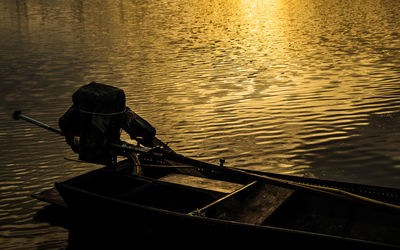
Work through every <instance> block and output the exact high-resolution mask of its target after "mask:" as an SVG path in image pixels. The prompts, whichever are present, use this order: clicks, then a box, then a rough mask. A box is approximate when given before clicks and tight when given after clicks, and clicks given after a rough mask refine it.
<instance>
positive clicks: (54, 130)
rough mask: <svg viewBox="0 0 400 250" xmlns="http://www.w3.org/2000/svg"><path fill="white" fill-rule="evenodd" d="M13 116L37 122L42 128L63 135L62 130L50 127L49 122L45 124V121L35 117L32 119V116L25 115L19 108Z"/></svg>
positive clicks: (16, 118) (15, 118)
mask: <svg viewBox="0 0 400 250" xmlns="http://www.w3.org/2000/svg"><path fill="white" fill-rule="evenodd" d="M13 118H14V120H19V119H21V120H24V121H27V122H30V123H33V124H35V125H37V126H39V127H42V128H45V129H47V130H50V131H52V132H54V133H57V134H60V135H63V133H62V132H61V131H60V130H58V129H55V128H52V127H50V126H49V125H47V124H45V123H43V122H39V121H37V120H35V119H32V118H30V117H28V116H26V115H23V114H22V112H21V111H19V110H17V111H15V112H14V114H13Z"/></svg>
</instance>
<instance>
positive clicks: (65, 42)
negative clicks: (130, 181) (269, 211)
mask: <svg viewBox="0 0 400 250" xmlns="http://www.w3.org/2000/svg"><path fill="white" fill-rule="evenodd" d="M399 16H400V2H399V1H395V0H382V1H376V0H373V1H372V0H364V1H350V0H342V1H339V0H329V1H328V0H326V1H325V0H309V1H308V0H306V1H297V0H213V1H211V0H196V1H188V0H157V1H153V0H119V1H114V0H102V1H100V0H87V1H83V0H66V1H65V0H63V1H61V0H51V1H50V0H45V1H43V0H3V1H1V2H0V37H1V38H0V91H1V95H2V98H1V99H0V113H1V116H2V117H3V119H2V120H1V122H0V149H1V154H0V164H1V168H0V181H1V186H0V190H1V192H0V215H1V217H0V218H1V219H0V226H1V227H0V240H1V245H2V246H4V247H6V248H21V247H23V248H42V247H44V248H52V247H54V248H60V247H61V248H62V247H65V246H66V245H67V238H68V232H67V231H66V230H64V229H61V228H59V227H51V226H48V225H47V224H45V223H38V222H35V221H33V220H32V218H33V216H34V215H35V213H36V211H37V210H38V209H40V208H41V207H43V206H44V205H45V204H44V203H42V202H38V201H35V200H33V199H32V198H30V195H31V193H32V192H37V191H41V190H44V189H46V188H48V187H50V186H51V185H52V183H54V182H55V181H62V180H65V179H67V178H70V177H72V176H76V175H79V174H81V173H83V172H85V171H89V170H91V169H93V168H96V166H92V165H89V166H88V165H86V164H77V163H74V162H70V161H65V160H64V157H68V158H74V157H75V156H74V154H73V153H72V152H71V151H70V149H69V147H68V146H66V145H65V143H64V141H63V138H59V137H58V136H57V135H53V134H50V133H49V132H47V131H43V130H41V129H40V128H36V127H33V126H31V125H29V124H26V123H23V122H16V121H13V120H12V119H11V114H12V112H13V111H14V110H16V109H21V110H23V111H24V112H25V113H27V114H29V115H31V116H33V117H35V118H36V119H38V120H41V121H44V122H45V123H48V124H51V125H54V126H56V125H57V120H58V117H60V116H61V115H62V114H63V112H65V111H66V109H67V108H68V107H69V106H70V105H71V95H72V93H73V92H74V91H75V90H76V89H77V88H78V87H79V86H81V85H83V84H87V83H89V82H91V81H97V82H103V83H107V84H111V85H115V86H118V87H120V88H122V89H124V90H125V92H126V95H127V99H128V105H129V106H130V107H131V108H132V109H134V110H135V111H136V112H137V113H139V114H140V115H141V116H142V117H144V118H146V119H147V120H148V121H150V122H151V123H152V124H153V126H154V127H156V128H157V133H158V135H159V137H160V138H161V139H162V140H164V141H166V142H170V143H171V144H170V145H171V146H172V147H173V148H174V149H175V150H177V151H178V152H180V153H182V154H185V155H187V156H191V157H195V158H197V159H200V160H205V161H208V162H211V163H218V160H219V159H220V158H224V159H226V165H229V166H236V167H242V168H247V169H256V170H261V171H271V172H276V173H285V174H297V175H306V176H313V177H316V178H324V179H331V180H342V181H350V182H357V183H365V184H371V185H383V186H391V187H398V188H400V180H399V179H400V170H399V167H400V161H399V160H400V154H399V148H400V137H399V133H400V130H399V128H400V113H399V107H400V98H399V96H400V95H399V94H400V32H399V31H398V30H400V19H399V18H398V17H399Z"/></svg>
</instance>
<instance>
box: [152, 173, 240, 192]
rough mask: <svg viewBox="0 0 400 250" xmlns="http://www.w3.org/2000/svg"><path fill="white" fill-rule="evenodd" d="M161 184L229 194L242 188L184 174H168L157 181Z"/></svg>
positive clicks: (237, 185)
mask: <svg viewBox="0 0 400 250" xmlns="http://www.w3.org/2000/svg"><path fill="white" fill-rule="evenodd" d="M159 180H160V181H163V182H168V183H173V184H178V185H183V186H188V187H192V188H198V189H203V190H208V191H214V192H218V193H224V194H229V193H232V192H233V191H235V190H237V189H239V188H241V187H243V185H242V184H238V183H233V182H227V181H221V180H214V179H208V178H202V177H197V176H191V175H185V174H169V175H166V176H164V177H162V178H160V179H159Z"/></svg>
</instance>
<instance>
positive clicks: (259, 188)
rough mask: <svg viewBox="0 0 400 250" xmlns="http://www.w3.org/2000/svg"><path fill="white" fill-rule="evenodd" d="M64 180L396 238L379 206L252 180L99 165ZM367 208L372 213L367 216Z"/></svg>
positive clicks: (394, 221)
mask: <svg viewBox="0 0 400 250" xmlns="http://www.w3.org/2000/svg"><path fill="white" fill-rule="evenodd" d="M65 183H66V184H68V185H71V186H74V187H76V188H79V189H82V190H85V191H87V192H93V193H96V194H100V195H103V196H106V197H112V198H116V199H120V200H123V201H126V202H131V203H134V204H140V205H144V206H149V207H154V208H158V209H163V210H167V211H173V212H178V213H184V214H188V215H192V216H202V217H207V218H214V219H220V220H227V221H235V222H240V223H246V224H251V225H259V226H273V227H280V228H288V229H295V230H301V231H308V232H315V233H322V234H329V235H335V236H341V237H350V238H356V239H363V240H374V241H382V242H387V241H393V239H396V238H398V237H394V236H395V235H398V225H400V218H399V217H398V216H393V214H391V213H388V212H387V211H386V210H385V211H384V210H382V212H379V211H378V212H377V211H376V210H379V209H380V208H379V207H378V208H377V207H375V206H365V205H366V204H362V203H358V202H354V201H351V200H346V199H342V198H336V197H333V198H332V196H326V195H324V194H323V193H322V194H319V193H313V192H298V191H297V190H295V189H290V188H287V187H280V186H277V185H272V184H268V183H264V182H263V183H261V182H257V181H252V182H250V183H233V182H230V181H221V180H216V179H210V178H205V177H199V176H192V175H186V174H182V173H169V174H165V175H161V176H160V175H159V176H158V178H148V177H144V176H139V175H121V174H118V173H114V174H112V173H111V174H110V171H108V170H106V169H99V170H97V171H95V172H91V173H88V174H86V175H81V176H78V177H76V178H73V179H71V180H68V181H66V182H65ZM372 210H374V213H373V214H375V215H378V216H374V217H368V215H369V214H370V212H371V211H372ZM379 225H385V227H384V228H383V227H382V228H381V227H380V226H379ZM388 225H393V226H392V227H390V226H389V227H388ZM371 228H372V229H371ZM365 229H368V230H365ZM395 243H399V242H395Z"/></svg>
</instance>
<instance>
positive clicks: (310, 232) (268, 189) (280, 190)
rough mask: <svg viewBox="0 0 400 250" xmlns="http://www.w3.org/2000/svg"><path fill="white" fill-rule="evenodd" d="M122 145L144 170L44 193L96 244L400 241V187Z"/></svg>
mask: <svg viewBox="0 0 400 250" xmlns="http://www.w3.org/2000/svg"><path fill="white" fill-rule="evenodd" d="M114 146H115V147H116V148H119V149H120V150H122V151H130V150H133V151H135V152H136V153H138V154H139V158H140V162H141V168H142V169H143V174H142V175H138V174H132V173H126V170H127V169H130V164H129V163H128V161H124V162H122V163H121V164H120V165H119V166H120V167H119V170H116V169H110V168H101V169H98V170H95V171H92V172H89V173H86V174H83V175H81V176H78V177H75V178H72V179H70V180H67V181H64V182H61V183H56V184H55V187H56V190H57V192H58V193H55V192H54V190H51V191H47V193H42V194H39V195H38V196H37V197H38V198H39V199H42V200H47V201H49V202H52V203H54V204H58V205H60V206H67V207H68V210H69V211H70V212H71V213H72V214H73V216H71V218H73V220H74V225H75V227H74V228H75V231H71V233H72V232H79V233H75V235H78V234H79V235H84V237H89V235H91V236H92V240H91V241H90V242H91V243H90V244H92V243H93V242H94V241H96V242H99V240H100V239H102V240H105V239H107V242H108V243H109V244H111V245H112V246H113V247H115V244H116V243H120V244H126V243H131V242H132V240H138V238H140V239H147V241H146V242H147V244H150V243H153V244H154V243H155V241H154V239H158V241H157V242H163V244H165V242H169V243H172V245H174V244H178V245H179V246H182V245H186V246H191V245H192V244H195V245H206V246H216V245H219V246H236V247H237V246H239V245H242V246H250V245H254V246H263V245H265V244H269V245H271V244H272V245H274V244H279V246H280V247H288V246H294V245H295V246H307V247H326V246H329V247H332V246H335V247H337V246H346V247H350V248H351V247H362V249H368V248H371V249H383V248H399V247H400V237H399V236H400V206H399V205H400V198H399V197H400V190H398V189H392V188H383V187H374V186H365V185H359V184H350V183H343V182H332V181H323V180H315V179H310V178H302V177H294V176H286V175H277V174H268V173H259V172H244V171H243V170H238V169H232V168H227V167H223V166H217V165H212V164H209V163H205V162H201V161H197V160H194V159H190V158H187V157H184V156H182V155H178V154H175V153H174V152H173V151H170V150H169V151H165V150H161V151H157V150H156V151H154V150H148V149H143V148H138V147H134V146H132V145H127V144H121V145H114ZM50 194H52V195H50ZM59 195H61V197H62V199H60V197H59ZM77 225H78V226H77ZM89 232H90V234H89ZM138 235H140V237H139V236H138ZM89 238H90V237H89ZM109 239H112V240H110V241H108V240H109ZM101 244H103V243H101Z"/></svg>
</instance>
